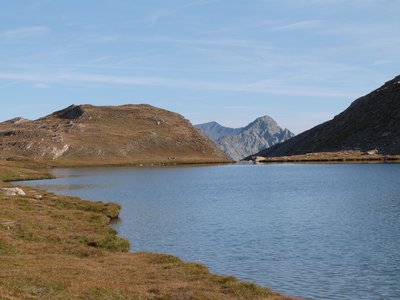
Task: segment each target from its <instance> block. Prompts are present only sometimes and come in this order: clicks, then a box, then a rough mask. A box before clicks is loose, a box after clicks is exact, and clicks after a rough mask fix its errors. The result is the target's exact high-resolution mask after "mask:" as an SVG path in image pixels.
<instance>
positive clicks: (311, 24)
mask: <svg viewBox="0 0 400 300" xmlns="http://www.w3.org/2000/svg"><path fill="white" fill-rule="evenodd" d="M320 24H321V21H319V20H307V21H300V22H292V23H289V24H284V25H280V26H276V27H273V28H271V29H270V30H271V31H295V30H303V29H312V28H316V27H319V26H320Z"/></svg>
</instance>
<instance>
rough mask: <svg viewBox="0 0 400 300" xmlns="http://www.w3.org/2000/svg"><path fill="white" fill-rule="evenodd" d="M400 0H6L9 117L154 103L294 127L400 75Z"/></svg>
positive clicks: (5, 110)
mask: <svg viewBox="0 0 400 300" xmlns="http://www.w3.org/2000/svg"><path fill="white" fill-rule="evenodd" d="M399 15H400V1H397V0H392V1H390V0H386V1H385V0H381V1H375V0H352V1H348V0H347V1H344V0H280V1H272V0H246V1H245V0H243V1H241V0H191V1H189V0H182V1H177V0H159V1H156V0H141V1H139V0H136V1H135V0H112V1H111V0H109V1H104V0H103V1H102V0H96V1H94V0H93V1H92V0H85V1H83V0H80V1H75V0H69V1H62V0H59V1H51V0H47V1H45V0H35V1H27V0H19V1H9V0H0V104H1V109H0V120H6V119H10V118H13V117H16V116H24V117H27V118H32V119H34V118H38V117H40V116H43V115H45V114H48V113H50V112H52V111H54V110H58V109H61V108H63V107H66V106H68V105H70V104H81V103H91V104H95V105H117V104H126V103H149V104H152V105H155V106H159V107H162V108H166V109H169V110H172V111H176V112H179V113H181V114H183V115H184V116H185V117H186V118H188V119H189V120H191V121H192V123H201V122H207V121H211V120H216V121H218V122H220V123H221V124H223V125H226V126H238V127H239V126H243V125H245V124H247V123H249V122H250V121H252V120H253V119H255V118H256V117H258V116H261V115H265V114H268V115H270V116H272V117H273V118H274V119H276V120H277V121H278V123H279V124H281V125H282V126H284V127H287V128H289V129H290V130H292V131H293V132H295V133H300V132H302V131H303V130H306V129H308V128H311V127H313V126H315V125H317V124H319V123H321V122H323V121H326V120H328V119H330V118H332V117H333V116H334V115H335V114H337V113H339V112H341V111H342V110H343V109H345V108H346V107H347V106H348V105H349V104H350V103H351V102H352V101H353V100H355V99H356V98H358V97H359V96H362V95H364V94H366V93H368V92H370V91H372V90H373V89H375V88H377V87H378V86H380V85H381V84H383V83H384V82H385V81H388V80H390V79H392V78H393V77H394V76H396V75H398V74H400V59H399V53H400V51H399V50H400V17H399Z"/></svg>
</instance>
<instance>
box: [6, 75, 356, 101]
mask: <svg viewBox="0 0 400 300" xmlns="http://www.w3.org/2000/svg"><path fill="white" fill-rule="evenodd" d="M0 80H18V81H28V82H37V83H38V84H43V83H46V84H47V83H61V84H65V83H92V84H108V85H128V86H156V87H166V88H180V89H193V90H210V91H228V92H253V93H254V92H255V93H269V94H280V95H299V96H312V97H341V98H343V97H346V98H350V99H353V98H355V97H357V96H359V95H360V93H357V92H353V91H338V90H330V89H324V88H319V87H304V86H303V87H298V86H294V85H287V84H285V83H280V82H271V81H260V82H250V83H237V82H209V81H196V80H187V79H180V78H170V77H132V76H118V75H103V74H93V73H90V74H89V73H61V74H28V73H13V72H10V73H7V72H0Z"/></svg>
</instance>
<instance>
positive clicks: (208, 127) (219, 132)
mask: <svg viewBox="0 0 400 300" xmlns="http://www.w3.org/2000/svg"><path fill="white" fill-rule="evenodd" d="M195 127H196V128H198V129H200V130H201V131H202V132H203V133H204V134H205V135H206V136H208V137H209V138H210V139H211V140H213V141H214V142H217V141H218V139H220V138H222V137H225V136H230V135H236V134H239V133H240V131H242V130H243V127H242V128H230V127H225V126H222V125H220V124H218V123H217V122H215V121H213V122H208V123H203V124H199V125H195Z"/></svg>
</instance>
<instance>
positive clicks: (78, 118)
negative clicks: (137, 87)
mask: <svg viewBox="0 0 400 300" xmlns="http://www.w3.org/2000/svg"><path fill="white" fill-rule="evenodd" d="M0 159H8V160H15V159H31V160H36V161H44V162H51V163H52V164H55V165H74V164H76V165H95V164H124V163H168V162H169V163H181V162H222V161H227V159H226V157H225V155H224V154H223V152H222V151H220V150H219V149H218V148H217V147H215V145H214V144H213V143H212V141H210V140H209V139H208V138H206V137H204V135H203V134H201V133H200V132H199V131H198V130H197V129H196V128H194V127H193V126H192V125H191V123H190V122H189V121H188V120H186V119H185V118H184V117H183V116H181V115H179V114H177V113H173V112H170V111H167V110H163V109H160V108H156V107H153V106H150V105H144V104H140V105H122V106H93V105H71V106H69V107H67V108H65V109H63V110H60V111H56V112H54V113H52V114H50V115H48V116H45V117H43V118H40V119H38V120H35V121H31V120H27V119H23V118H15V119H12V120H9V121H5V122H3V123H0Z"/></svg>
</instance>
